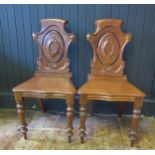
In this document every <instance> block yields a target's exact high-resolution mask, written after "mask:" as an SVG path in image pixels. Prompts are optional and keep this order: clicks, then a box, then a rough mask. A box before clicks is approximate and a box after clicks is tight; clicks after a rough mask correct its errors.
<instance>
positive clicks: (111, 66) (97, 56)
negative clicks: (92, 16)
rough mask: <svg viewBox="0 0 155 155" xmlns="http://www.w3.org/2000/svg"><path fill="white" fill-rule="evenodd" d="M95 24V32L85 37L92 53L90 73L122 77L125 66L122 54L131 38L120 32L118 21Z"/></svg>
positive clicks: (101, 21) (120, 23)
mask: <svg viewBox="0 0 155 155" xmlns="http://www.w3.org/2000/svg"><path fill="white" fill-rule="evenodd" d="M96 23H97V30H96V32H95V33H94V34H90V35H88V36H87V38H88V40H89V41H90V42H91V44H92V47H93V52H94V57H93V61H92V64H91V65H92V73H93V74H95V75H122V74H123V70H124V66H125V63H124V61H123V58H122V53H123V50H124V47H125V45H126V44H127V42H128V41H129V40H131V36H130V35H129V34H124V33H123V32H122V31H121V25H122V21H120V20H98V21H97V22H96Z"/></svg>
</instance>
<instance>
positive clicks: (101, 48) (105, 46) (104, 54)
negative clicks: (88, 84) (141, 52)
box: [97, 33, 120, 66]
mask: <svg viewBox="0 0 155 155" xmlns="http://www.w3.org/2000/svg"><path fill="white" fill-rule="evenodd" d="M119 51H120V49H119V42H118V40H117V39H116V37H115V35H114V34H112V33H106V34H104V35H103V36H102V37H101V39H100V40H99V43H98V48H97V55H98V58H99V61H100V62H101V63H102V64H103V65H106V66H109V65H113V64H114V63H115V62H116V61H117V58H118V57H119Z"/></svg>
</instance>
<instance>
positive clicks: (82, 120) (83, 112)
mask: <svg viewBox="0 0 155 155" xmlns="http://www.w3.org/2000/svg"><path fill="white" fill-rule="evenodd" d="M85 121H86V96H83V95H80V133H79V135H80V140H81V144H83V143H84V137H85V136H86V133H85V130H86V125H85Z"/></svg>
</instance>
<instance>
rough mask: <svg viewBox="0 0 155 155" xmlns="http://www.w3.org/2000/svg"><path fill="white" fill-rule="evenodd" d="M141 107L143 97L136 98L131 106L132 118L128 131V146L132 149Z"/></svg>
mask: <svg viewBox="0 0 155 155" xmlns="http://www.w3.org/2000/svg"><path fill="white" fill-rule="evenodd" d="M142 105H143V97H136V98H135V102H134V104H133V107H134V108H133V116H132V125H131V131H130V146H131V147H133V146H134V143H135V141H136V135H137V133H136V131H137V126H138V122H139V119H140V114H141V107H142Z"/></svg>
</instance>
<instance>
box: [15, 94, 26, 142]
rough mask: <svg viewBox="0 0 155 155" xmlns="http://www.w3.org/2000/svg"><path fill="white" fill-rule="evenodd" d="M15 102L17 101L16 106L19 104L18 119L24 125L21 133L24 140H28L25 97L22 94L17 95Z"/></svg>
mask: <svg viewBox="0 0 155 155" xmlns="http://www.w3.org/2000/svg"><path fill="white" fill-rule="evenodd" d="M14 96H15V100H16V104H17V113H18V117H19V120H20V122H21V124H22V126H21V128H20V132H21V133H23V136H24V139H27V131H28V129H27V123H26V120H25V107H24V103H23V97H22V94H21V93H15V94H14Z"/></svg>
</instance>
